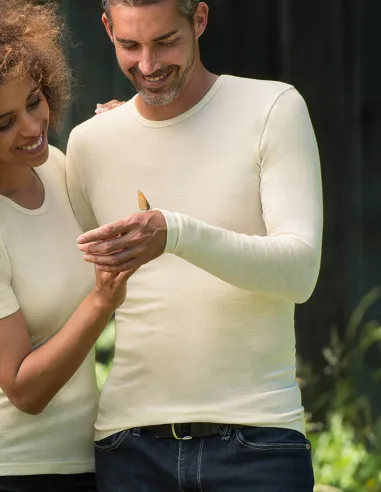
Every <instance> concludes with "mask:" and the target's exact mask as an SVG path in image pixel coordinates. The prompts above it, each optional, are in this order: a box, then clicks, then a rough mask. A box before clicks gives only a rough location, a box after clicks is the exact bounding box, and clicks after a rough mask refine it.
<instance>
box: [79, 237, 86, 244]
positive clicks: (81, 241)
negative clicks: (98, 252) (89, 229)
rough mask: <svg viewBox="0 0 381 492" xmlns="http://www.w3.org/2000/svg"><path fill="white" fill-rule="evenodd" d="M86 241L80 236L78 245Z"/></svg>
mask: <svg viewBox="0 0 381 492" xmlns="http://www.w3.org/2000/svg"><path fill="white" fill-rule="evenodd" d="M84 242H85V241H84V240H83V236H79V238H77V243H78V244H83V243H84Z"/></svg>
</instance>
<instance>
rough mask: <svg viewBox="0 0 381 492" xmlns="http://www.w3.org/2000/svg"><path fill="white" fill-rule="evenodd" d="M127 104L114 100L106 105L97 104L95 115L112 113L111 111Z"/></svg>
mask: <svg viewBox="0 0 381 492" xmlns="http://www.w3.org/2000/svg"><path fill="white" fill-rule="evenodd" d="M122 104H125V101H118V100H117V99H113V100H112V101H109V102H107V103H104V104H97V109H96V110H95V114H100V113H105V112H106V111H110V110H111V109H115V108H117V107H118V106H121V105H122Z"/></svg>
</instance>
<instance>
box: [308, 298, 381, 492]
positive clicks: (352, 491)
mask: <svg viewBox="0 0 381 492" xmlns="http://www.w3.org/2000/svg"><path fill="white" fill-rule="evenodd" d="M380 299H381V289H374V290H372V291H371V292H370V293H369V294H368V295H367V296H365V298H364V299H363V300H362V301H361V302H360V304H359V306H358V308H357V309H356V310H355V312H354V313H353V315H352V316H351V319H350V321H349V324H348V327H347V330H346V336H345V338H344V339H343V340H341V339H340V338H339V336H338V332H337V330H333V331H332V336H331V343H330V346H329V347H327V348H325V349H324V351H323V355H324V357H325V360H326V362H327V366H326V368H325V374H326V375H329V377H330V378H331V381H330V389H329V390H328V391H326V392H325V393H324V394H323V395H316V406H317V407H321V406H324V407H325V408H327V409H328V420H327V425H326V428H325V430H323V431H322V430H321V429H322V426H321V425H320V426H319V425H316V423H315V424H313V423H311V422H310V423H309V425H308V427H309V429H310V434H309V438H310V440H311V442H312V446H313V450H314V453H313V460H314V468H315V476H316V482H317V483H318V484H321V485H318V486H317V487H316V492H331V491H332V492H334V491H338V492H381V419H380V417H379V416H378V412H377V411H375V410H374V405H372V402H371V401H370V398H369V395H377V394H378V392H379V382H380V370H378V369H376V370H374V369H372V367H371V366H370V365H369V364H367V361H368V359H369V355H370V354H372V356H373V358H377V356H378V358H380V356H381V326H380V323H379V322H377V321H374V320H369V310H370V309H371V307H372V306H373V304H375V303H376V302H377V301H379V300H380ZM303 379H304V380H305V383H306V384H309V380H310V381H312V382H313V384H315V383H316V381H317V378H316V376H315V375H313V374H312V372H311V369H310V368H308V367H307V368H306V367H305V368H304V371H303ZM319 428H320V431H319ZM332 487H333V488H332Z"/></svg>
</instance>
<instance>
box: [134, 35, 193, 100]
mask: <svg viewBox="0 0 381 492" xmlns="http://www.w3.org/2000/svg"><path fill="white" fill-rule="evenodd" d="M195 60H196V43H194V45H193V49H192V55H191V58H190V61H189V63H188V66H187V67H186V69H185V70H184V72H183V73H182V74H180V67H179V66H178V65H170V66H169V67H166V68H165V69H164V70H163V69H162V70H158V71H157V72H155V73H154V74H151V75H150V77H162V76H163V75H164V74H165V73H166V74H168V73H169V72H171V71H174V72H175V76H174V78H173V80H171V81H170V82H169V83H168V84H166V85H164V87H160V88H158V89H146V88H145V87H144V86H143V85H142V84H140V83H139V82H138V81H137V79H136V77H135V74H136V73H139V75H142V74H141V73H140V72H139V69H137V68H136V67H135V68H133V69H131V70H130V73H131V74H132V75H133V77H131V78H130V80H131V82H132V83H133V85H134V86H135V89H136V90H137V91H138V92H139V94H140V97H141V98H142V99H143V100H144V101H145V102H146V103H147V104H150V105H151V106H167V105H168V104H170V103H171V102H173V101H174V100H175V99H177V98H178V97H179V95H180V94H181V93H182V92H183V90H184V88H185V86H186V83H187V80H188V75H189V73H190V71H191V70H192V68H193V66H194V64H195Z"/></svg>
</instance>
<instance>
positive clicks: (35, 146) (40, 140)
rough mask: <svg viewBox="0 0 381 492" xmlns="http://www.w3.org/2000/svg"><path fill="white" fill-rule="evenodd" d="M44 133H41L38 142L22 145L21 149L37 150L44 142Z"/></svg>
mask: <svg viewBox="0 0 381 492" xmlns="http://www.w3.org/2000/svg"><path fill="white" fill-rule="evenodd" d="M43 138H44V137H43V135H42V134H41V136H40V138H39V140H38V142H37V143H36V144H34V145H27V146H26V147H20V149H21V150H36V149H38V147H40V145H41V144H42V140H43Z"/></svg>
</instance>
